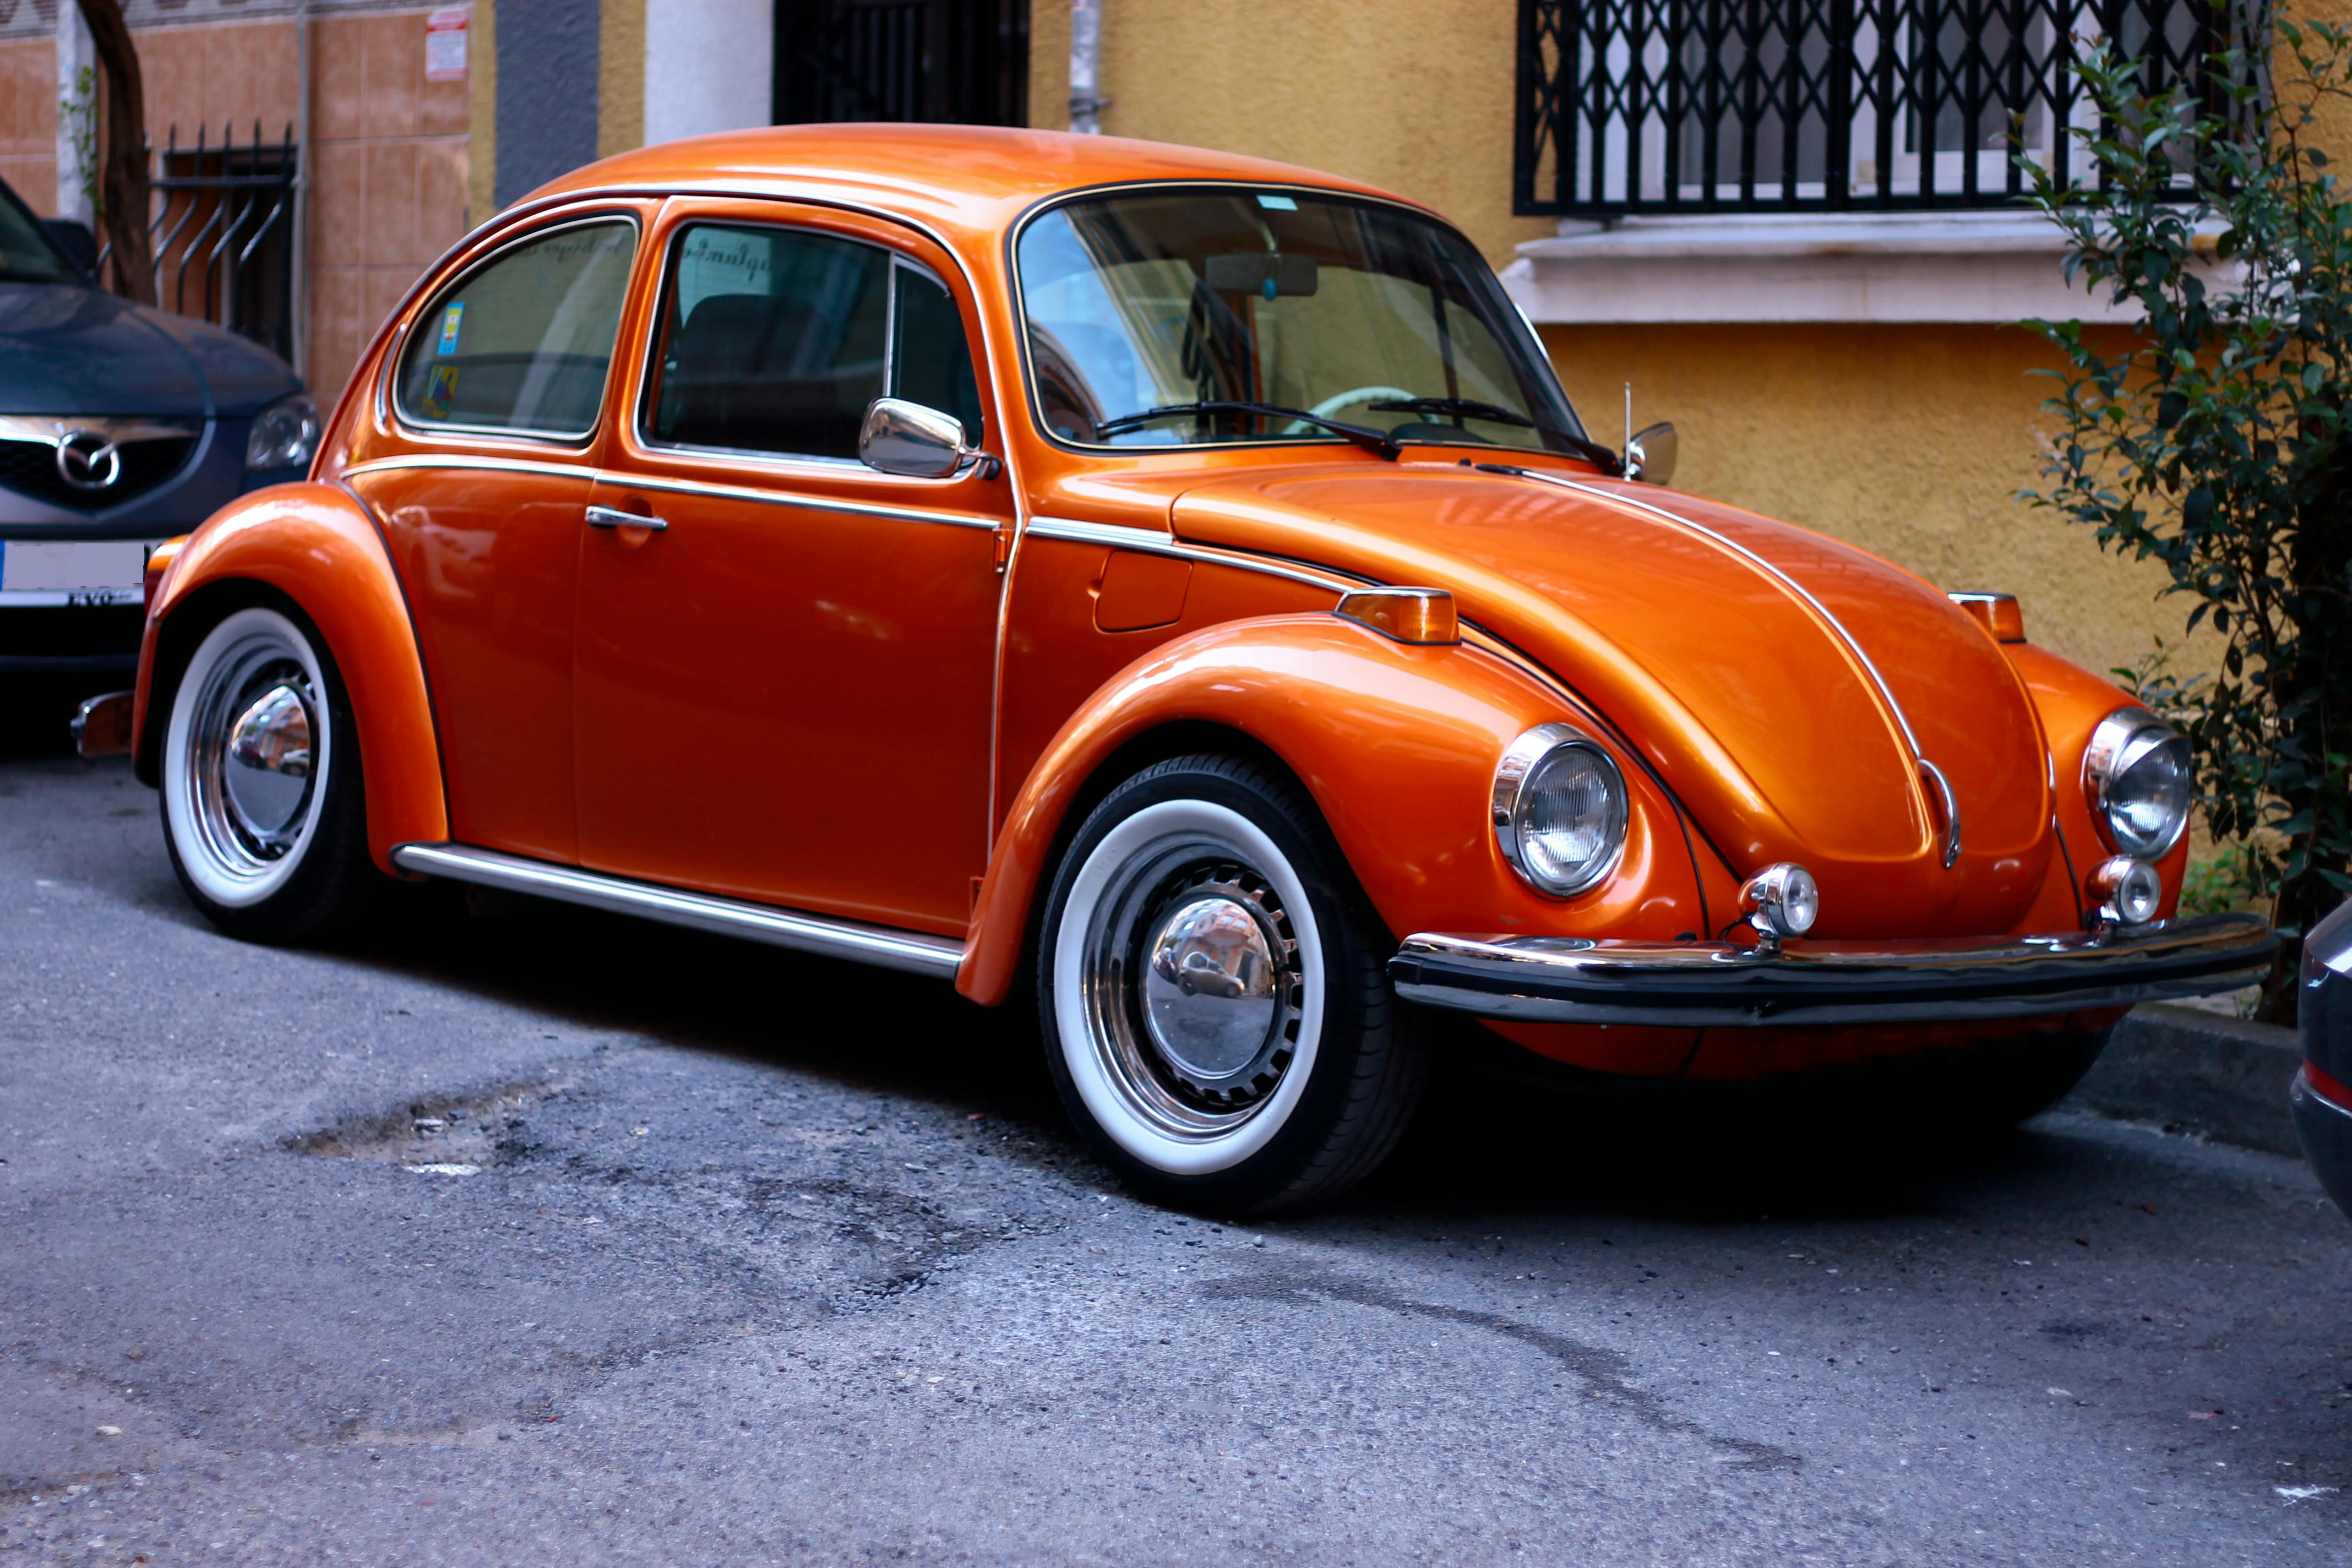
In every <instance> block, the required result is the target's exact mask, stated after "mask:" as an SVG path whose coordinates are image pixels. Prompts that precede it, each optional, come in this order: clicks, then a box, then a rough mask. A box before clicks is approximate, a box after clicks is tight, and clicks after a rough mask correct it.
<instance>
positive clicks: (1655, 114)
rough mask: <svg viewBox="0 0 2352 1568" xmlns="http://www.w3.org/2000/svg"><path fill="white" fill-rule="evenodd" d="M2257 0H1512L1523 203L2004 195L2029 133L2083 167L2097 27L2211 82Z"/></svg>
mask: <svg viewBox="0 0 2352 1568" xmlns="http://www.w3.org/2000/svg"><path fill="white" fill-rule="evenodd" d="M2260 3H2261V0H1519V47H1518V117H1517V139H1518V144H1517V156H1516V161H1515V167H1514V171H1513V174H1514V189H1513V193H1512V194H1513V210H1514V211H1516V212H1518V213H1521V214H1525V215H1528V216H1561V217H1586V218H1613V217H1622V216H1629V215H1632V214H1637V213H1698V212H1774V211H1809V210H1810V211H1853V210H1872V209H1876V210H1892V209H1906V208H1908V209H1918V208H1934V207H1981V206H1996V205H2006V204H2008V203H2011V202H2013V201H2015V200H2016V199H2017V198H2018V196H2019V195H2020V193H2021V191H2022V190H2023V188H2024V176H2023V172H2022V171H2021V170H2020V169H2018V168H2017V167H2016V165H2015V163H2014V162H2013V159H2012V154H2013V153H2015V152H2017V151H2019V150H2020V149H2022V150H2023V151H2025V152H2028V153H2031V154H2032V156H2033V157H2035V158H2037V159H2039V160H2040V161H2041V162H2042V163H2043V165H2044V166H2045V167H2049V168H2052V169H2053V170H2055V171H2056V172H2058V173H2059V174H2062V175H2063V176H2066V177H2073V178H2080V177H2082V174H2083V170H2082V168H2081V167H2080V165H2081V164H2082V162H2083V157H2082V153H2081V150H2080V149H2079V148H2078V147H2075V146H2074V145H2073V144H2072V139H2071V138H2070V137H2068V136H2066V135H2065V134H2063V132H2064V129H2065V128H2066V127H2069V126H2092V125H2095V124H2096V123H2097V119H2096V114H2095V110H2094V109H2093V108H2092V106H2091V105H2090V104H2089V103H2088V101H2087V100H2086V99H2085V97H2084V93H2083V91H2082V89H2081V82H2080V78H2079V76H2078V74H2077V72H2076V70H2075V69H2074V60H2075V56H2076V50H2077V49H2078V47H2080V46H2081V43H2082V42H2083V41H2084V40H2087V39H2091V38H2108V39H2112V40H2114V41H2115V43H2116V47H2118V48H2119V49H2120V50H2122V51H2123V52H2125V53H2126V54H2128V55H2131V56H2133V57H2135V58H2137V59H2138V60H2139V61H2140V80H2141V82H2142V84H2143V85H2144V86H2147V87H2149V88H2153V89H2168V88H2170V87H2172V86H2174V85H2176V84H2179V83H2181V82H2184V81H2185V82H2187V83H2189V85H2190V87H2191V88H2192V90H2194V91H2195V92H2196V93H2197V94H2198V96H2199V99H2200V101H2203V102H2209V103H2210V102H2215V101H2218V100H2216V98H2215V96H2214V94H2213V93H2212V92H2211V90H2210V83H2209V80H2208V79H2209V75H2210V64H2209V62H2210V57H2211V56H2212V55H2213V54H2214V53H2215V51H2216V50H2218V49H2220V48H2221V47H2226V45H2227V42H2228V40H2229V37H2231V29H2236V30H2238V31H2239V32H2240V33H2241V34H2242V33H2243V32H2244V31H2245V30H2246V29H2247V28H2248V27H2249V26H2251V24H2252V20H2253V15H2252V12H2251V11H2250V10H2249V9H2248V6H2249V5H2258V4H2260ZM2187 194H2188V193H2187V191H2186V190H2185V189H2184V191H2183V195H2187Z"/></svg>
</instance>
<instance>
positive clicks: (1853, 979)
mask: <svg viewBox="0 0 2352 1568" xmlns="http://www.w3.org/2000/svg"><path fill="white" fill-rule="evenodd" d="M2277 949H2278V938H2277V937H2276V936H2275V935H2273V933H2272V931H2271V929H2270V925H2269V922H2268V921H2264V920H2263V918H2262V917H2261V916H2260V915H2254V914H2221V915H2194V916H2190V917H2188V918H2186V919H2181V920H2171V921H2151V922H2149V923H2147V924H2146V925H2137V926H2120V927H2107V928H2103V929H2101V930H2098V931H2063V932H2053V933H2050V934H2048V935H2040V936H2017V937H1999V938H1993V939H1990V940H1987V939H1981V938H1979V939H1955V940H1945V939H1924V940H1918V941H1893V942H1882V941H1863V942H1856V941H1822V942H1811V941H1803V940H1790V941H1787V942H1782V943H1780V946H1779V947H1778V949H1777V950H1773V951H1769V952H1768V951H1765V950H1763V949H1759V948H1755V947H1739V946H1735V945H1733V944H1731V943H1728V942H1611V941H1589V940H1586V939H1584V938H1580V937H1556V936H1555V937H1547V936H1462V935H1453V934H1445V933H1439V932H1423V933H1422V934H1420V935H1417V936H1412V937H1408V938H1407V939H1406V940H1405V942H1404V945H1403V946H1402V948H1401V949H1400V950H1399V951H1398V952H1397V955H1396V956H1395V957H1394V958H1392V959H1391V960H1390V961H1389V975H1390V978H1391V980H1393V981H1394V982H1395V983H1396V991H1397V994H1398V995H1400V996H1402V997H1403V998H1405V999H1406V1000H1408V1001H1411V1002H1417V1003H1420V1004H1422V1005H1424V1006H1430V1007H1444V1008H1448V1009H1451V1010H1453V1011H1455V1012H1462V1013H1473V1014H1476V1015H1477V1016H1481V1017H1486V1018H1511V1019H1521V1020H1527V1021H1531V1022H1538V1023H1548V1024H1656V1025H1664V1026H1676V1027H1692V1026H1699V1027H1709V1028H1712V1027H1720V1026H1742V1025H1759V1024H1784V1025H1786V1024H1809V1025H1824V1026H1826V1025H1838V1024H1874V1023H1886V1022H1898V1021H1906V1020H1918V1021H1925V1020H1931V1019H1967V1018H2021V1017H2035V1016H2044V1015H2053V1014H2060V1013H2073V1012H2079V1011H2085V1010H2088V1009H2092V1008H2098V1007H2123V1006H2128V1005H2131V1004H2133V1003H2136V1002H2150V1001H2158V1000H2160V999H2162V998H2165V997H2168V996H2194V995H2200V994H2206V993H2209V992H2215V991H2229V990H2234V989H2236V988H2237V987H2239V986H2241V985H2250V984H2253V983H2254V982H2256V981H2258V980H2260V979H2262V977H2263V975H2264V974H2265V973H2267V972H2268V971H2269V969H2270V965H2271V959H2272V956H2273V954H2274V953H2275V952H2277Z"/></svg>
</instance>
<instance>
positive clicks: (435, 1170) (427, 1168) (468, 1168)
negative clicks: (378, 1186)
mask: <svg viewBox="0 0 2352 1568" xmlns="http://www.w3.org/2000/svg"><path fill="white" fill-rule="evenodd" d="M401 1169H402V1170H404V1171H415V1172H416V1173H419V1174H422V1175H427V1176H470V1175H474V1174H475V1173H478V1172H479V1171H480V1170H481V1167H480V1166H479V1165H459V1164H454V1163H448V1162H446V1161H444V1162H439V1163H434V1164H430V1165H403V1166H402V1167H401Z"/></svg>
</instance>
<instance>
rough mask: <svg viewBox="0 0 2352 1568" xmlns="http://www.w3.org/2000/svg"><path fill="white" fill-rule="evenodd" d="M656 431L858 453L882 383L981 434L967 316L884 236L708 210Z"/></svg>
mask: <svg viewBox="0 0 2352 1568" xmlns="http://www.w3.org/2000/svg"><path fill="white" fill-rule="evenodd" d="M670 273H671V283H670V288H669V298H668V300H667V302H666V304H665V306H664V309H663V312H662V323H661V334H662V335H661V352H660V353H659V354H658V355H657V356H656V360H655V376H656V380H655V384H654V387H653V390H652V395H651V396H650V397H649V398H648V399H647V408H648V414H647V417H646V435H647V436H648V437H650V438H652V439H653V440H656V441H660V442H665V443H668V444H671V445H676V446H681V447H720V448H724V449H727V450H730V451H743V452H774V453H779V454H787V455H791V456H794V457H811V458H856V456H857V432H858V428H859V426H861V425H862V424H863V423H864V422H865V418H866V407H867V405H870V404H872V403H873V401H874V400H875V399H876V398H877V397H886V396H887V397H905V398H910V399H912V400H913V401H915V402H917V403H920V404H924V405H927V406H929V407H932V408H937V409H939V410H940V411H942V412H943V413H948V414H952V415H954V416H956V417H957V418H958V419H961V420H962V421H963V426H964V431H965V434H966V436H967V437H969V438H970V439H971V440H972V441H974V442H975V443H976V442H978V441H979V440H980V439H981V437H982V429H981V416H980V390H979V385H978V383H977V381H976V380H975V378H974V375H973V373H972V362H971V350H970V347H969V345H968V343H967V342H966V340H965V337H964V330H963V318H962V316H961V313H960V312H959V311H958V310H957V309H956V304H955V300H954V297H953V296H952V295H950V293H949V292H948V290H947V288H946V286H945V285H944V284H942V283H941V282H940V280H939V279H937V278H935V277H933V276H932V275H931V274H930V273H929V272H928V271H926V270H924V269H923V268H920V267H918V266H916V265H915V264H914V263H912V262H910V261H908V260H907V259H906V258H903V257H900V256H898V254H897V253H896V252H893V251H890V250H886V249H884V248H883V247H880V246H878V245H871V244H867V243H866V242H865V241H863V240H856V239H847V238H844V237H840V236H837V235H830V234H819V233H815V232H813V231H810V230H806V229H787V228H767V227H757V226H740V225H730V224H695V225H692V226H689V227H688V228H687V229H686V230H684V231H683V232H682V233H681V234H680V235H679V236H678V238H677V251H676V254H675V257H674V259H673V261H672V264H671V268H670Z"/></svg>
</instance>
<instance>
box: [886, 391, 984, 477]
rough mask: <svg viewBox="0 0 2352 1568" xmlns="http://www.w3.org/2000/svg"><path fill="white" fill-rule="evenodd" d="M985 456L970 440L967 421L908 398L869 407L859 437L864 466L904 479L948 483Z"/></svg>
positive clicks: (893, 398)
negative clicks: (966, 436)
mask: <svg viewBox="0 0 2352 1568" xmlns="http://www.w3.org/2000/svg"><path fill="white" fill-rule="evenodd" d="M979 456H980V453H979V452H978V451H976V450H975V449H974V448H973V447H971V446H970V445H969V444H968V443H967V442H966V441H965V439H964V433H963V421H962V420H961V419H958V418H957V417H956V416H954V415H952V414H942V413H940V411H939V410H938V409H936V408H926V407H924V406H923V405H921V404H919V403H909V402H908V401H907V400H906V399H905V398H903V397H877V398H876V399H875V400H874V401H873V402H872V403H869V404H867V405H866V423H865V424H864V425H862V426H859V427H858V431H857V457H858V460H859V461H861V462H863V463H864V464H865V465H866V467H867V468H877V469H879V470H880V471H881V472H883V473H886V474H896V475H898V477H899V478H901V479H948V478H950V477H952V476H953V475H954V473H955V472H956V470H957V469H959V468H962V467H963V465H964V459H965V458H977V457H979Z"/></svg>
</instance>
